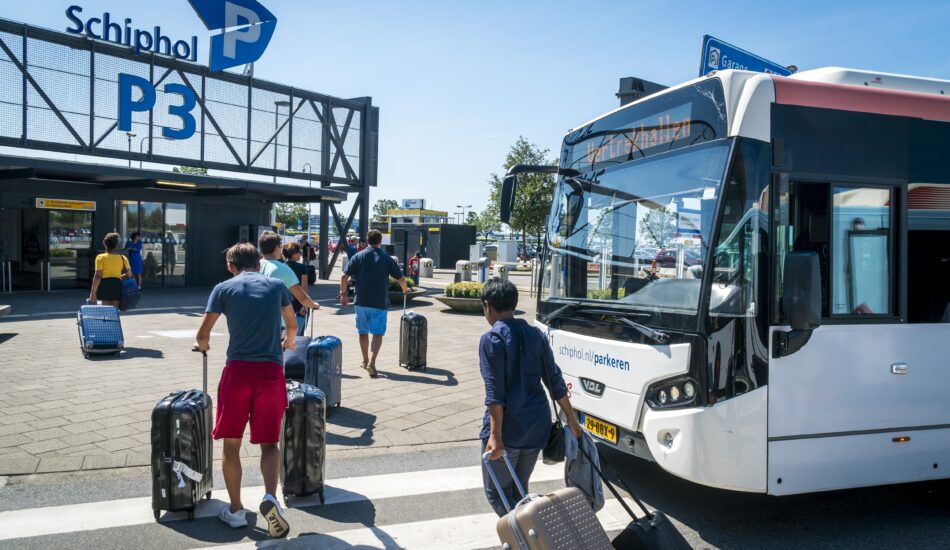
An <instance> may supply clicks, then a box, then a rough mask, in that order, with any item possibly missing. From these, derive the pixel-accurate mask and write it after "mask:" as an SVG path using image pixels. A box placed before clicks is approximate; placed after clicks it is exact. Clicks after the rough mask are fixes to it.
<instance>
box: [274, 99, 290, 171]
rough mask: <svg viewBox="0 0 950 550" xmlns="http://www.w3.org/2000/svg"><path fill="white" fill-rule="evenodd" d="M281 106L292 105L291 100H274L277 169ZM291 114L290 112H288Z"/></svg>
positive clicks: (275, 168) (275, 160) (275, 162)
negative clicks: (278, 128)
mask: <svg viewBox="0 0 950 550" xmlns="http://www.w3.org/2000/svg"><path fill="white" fill-rule="evenodd" d="M281 107H290V102H289V101H286V100H283V99H279V100H277V101H275V102H274V170H275V171H276V170H277V149H278V146H279V145H280V143H279V140H280V135H279V134H278V133H277V124H278V122H279V121H280V115H279V113H280V108H281ZM288 116H289V113H288ZM274 183H277V174H276V173H275V174H274Z"/></svg>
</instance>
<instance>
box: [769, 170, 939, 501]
mask: <svg viewBox="0 0 950 550" xmlns="http://www.w3.org/2000/svg"><path fill="white" fill-rule="evenodd" d="M773 186H774V187H773V188H775V191H776V193H775V198H776V199H777V200H773V209H774V212H775V218H774V219H775V227H774V229H775V231H774V234H775V237H774V238H775V239H776V242H775V248H774V250H775V251H776V258H775V260H776V263H775V264H774V266H773V267H774V271H773V273H775V274H776V275H775V277H776V279H775V280H774V281H773V289H776V290H775V291H774V294H775V296H774V300H775V304H774V305H775V307H774V310H775V311H776V315H777V317H774V318H773V320H772V324H773V329H772V330H773V332H774V331H784V330H787V326H786V325H787V322H786V320H785V319H783V318H782V317H781V314H780V313H779V312H780V309H781V298H782V297H781V288H782V284H781V283H782V269H781V268H782V266H783V259H784V257H785V254H787V253H788V252H792V251H812V252H815V253H817V255H818V257H819V263H820V273H821V301H822V315H821V317H822V320H821V326H820V327H818V328H817V329H815V330H814V331H813V332H812V334H811V337H810V339H809V340H808V341H807V343H805V345H804V346H802V347H801V348H800V349H798V350H797V351H794V352H793V353H791V354H790V355H787V356H784V357H781V358H776V353H775V349H774V348H775V342H774V338H772V339H771V340H772V341H771V342H770V345H771V346H772V348H773V349H771V350H770V351H771V360H770V364H769V416H768V419H769V420H768V434H769V452H768V457H769V458H768V461H769V468H768V476H769V482H768V487H769V492H770V493H772V494H793V493H801V492H811V491H821V490H830V489H837V488H843V487H854V486H862V485H876V484H887V483H899V482H907V481H915V480H920V479H927V478H929V477H943V476H945V474H944V473H942V470H940V469H945V468H947V467H950V464H948V462H950V456H946V453H947V451H946V449H947V448H948V445H947V443H946V441H947V438H948V437H950V433H948V432H950V430H947V429H946V428H947V427H948V426H950V407H948V406H947V400H946V385H945V384H944V383H943V382H942V381H943V380H945V377H946V373H945V372H941V371H945V370H946V368H945V367H946V361H947V358H946V357H939V358H938V357H936V356H935V355H934V350H935V349H936V348H935V346H934V343H935V342H940V341H943V340H945V339H946V338H947V337H948V334H947V332H946V327H945V326H944V327H941V325H937V324H933V325H913V324H906V323H904V322H903V320H902V318H903V314H902V309H903V310H904V311H906V306H904V307H903V308H902V305H901V303H902V301H903V298H902V296H901V292H900V289H901V287H902V286H903V285H902V284H901V281H902V280H904V279H905V278H906V276H907V275H906V265H907V263H906V252H902V251H903V250H904V249H905V248H906V247H905V244H904V243H905V242H906V237H902V235H905V234H906V231H905V230H903V229H902V227H901V226H902V224H904V221H903V220H902V219H901V218H902V214H901V213H902V212H903V211H904V208H903V207H902V206H901V205H902V204H904V202H905V199H906V193H905V191H904V186H903V185H901V184H899V183H898V184H894V185H886V184H862V183H836V182H834V181H825V182H816V181H795V180H794V179H792V180H791V181H790V180H789V178H788V177H786V176H784V175H783V176H781V177H779V178H777V179H776V182H775V183H774V184H773ZM902 257H903V258H904V259H903V261H901V258H902ZM774 325H778V326H777V327H776V326H774ZM941 426H942V428H941ZM941 449H943V451H942V452H943V455H944V456H943V457H942V458H943V461H942V462H943V463H941V461H940V460H937V457H938V455H940V453H941V451H940V450H941Z"/></svg>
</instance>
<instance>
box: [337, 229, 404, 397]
mask: <svg viewBox="0 0 950 550" xmlns="http://www.w3.org/2000/svg"><path fill="white" fill-rule="evenodd" d="M367 241H368V242H369V248H366V249H365V250H363V251H361V252H358V253H357V254H356V255H355V256H353V257H352V258H350V262H349V263H348V264H347V266H346V270H345V271H344V273H343V278H342V279H341V280H340V303H341V304H343V305H344V306H345V305H347V304H348V303H349V296H348V295H347V289H348V288H349V284H350V277H353V278H355V279H356V332H358V333H359V335H360V350H361V351H362V352H363V365H362V366H363V368H364V369H366V371H367V372H368V373H369V376H370V378H376V357H377V356H378V355H379V350H380V348H382V347H383V335H384V334H386V316H387V314H388V312H387V310H388V309H389V277H393V278H394V279H398V280H399V286H400V287H402V291H403V293H404V294H408V293H409V286H408V285H407V284H406V278H405V277H404V276H403V274H402V270H401V269H399V265H398V264H396V260H394V259H392V258H391V257H390V256H389V254H386V253H385V252H383V250H382V249H380V246H381V245H382V244H383V234H382V233H380V232H379V231H377V230H375V229H373V230H371V231H370V232H369V235H368V236H367ZM369 335H372V336H373V343H372V346H371V345H370V341H369ZM370 349H372V352H373V355H372V357H370Z"/></svg>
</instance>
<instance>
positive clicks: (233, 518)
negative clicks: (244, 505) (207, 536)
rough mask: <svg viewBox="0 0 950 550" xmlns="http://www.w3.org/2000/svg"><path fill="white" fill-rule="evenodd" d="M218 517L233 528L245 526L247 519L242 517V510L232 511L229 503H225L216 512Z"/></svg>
mask: <svg viewBox="0 0 950 550" xmlns="http://www.w3.org/2000/svg"><path fill="white" fill-rule="evenodd" d="M218 519H220V520H221V521H223V522H224V523H227V524H228V526H229V527H231V528H233V529H238V528H240V527H247V519H246V518H245V517H244V510H238V511H237V512H232V511H231V505H230V504H225V505H224V507H223V508H221V511H220V512H218Z"/></svg>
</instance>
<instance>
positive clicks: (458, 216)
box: [452, 212, 462, 225]
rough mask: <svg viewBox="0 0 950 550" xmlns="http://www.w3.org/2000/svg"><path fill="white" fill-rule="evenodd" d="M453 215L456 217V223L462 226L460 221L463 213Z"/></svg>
mask: <svg viewBox="0 0 950 550" xmlns="http://www.w3.org/2000/svg"><path fill="white" fill-rule="evenodd" d="M452 215H453V216H455V223H457V224H459V225H461V222H459V220H460V219H461V218H460V216H461V215H462V213H461V212H452Z"/></svg>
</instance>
